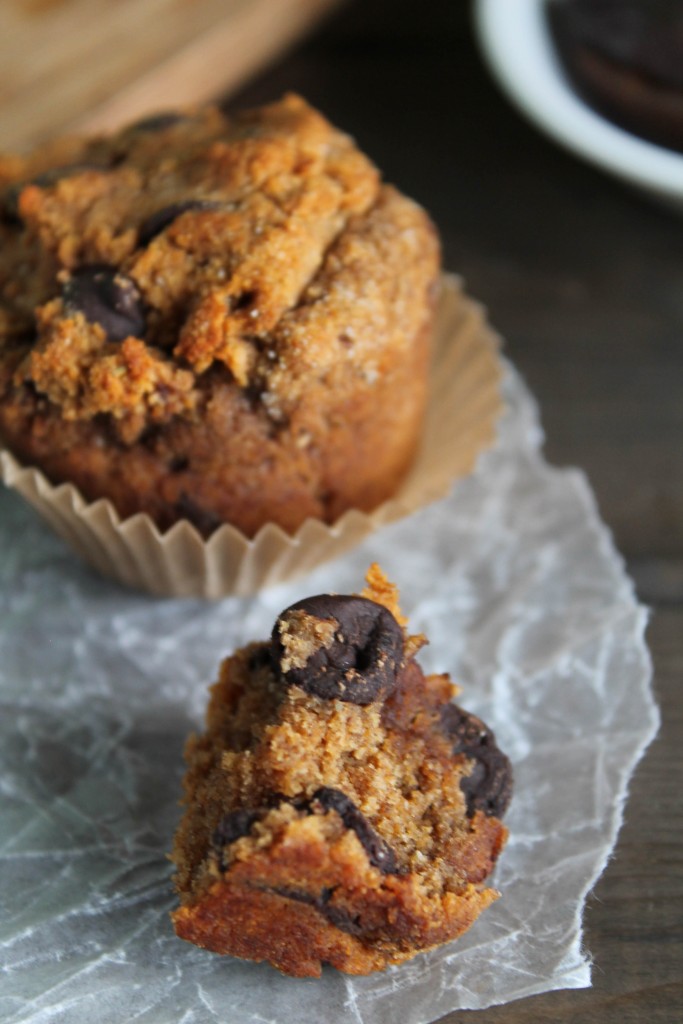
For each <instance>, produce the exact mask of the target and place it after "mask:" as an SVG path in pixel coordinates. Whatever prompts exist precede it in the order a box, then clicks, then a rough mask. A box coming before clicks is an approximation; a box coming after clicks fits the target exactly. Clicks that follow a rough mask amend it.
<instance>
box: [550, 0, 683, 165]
mask: <svg viewBox="0 0 683 1024" xmlns="http://www.w3.org/2000/svg"><path fill="white" fill-rule="evenodd" d="M548 11H549V14H550V18H551V27H552V30H553V34H554V37H555V41H556V43H557V46H558V51H559V53H560V56H561V58H562V60H563V63H564V66H565V68H566V70H567V72H568V74H569V76H570V77H571V79H572V82H573V84H574V85H575V87H576V88H577V90H578V91H579V92H580V93H581V94H582V95H583V96H584V97H585V99H586V100H587V101H588V102H589V103H590V104H591V105H592V106H593V107H595V109H596V110H598V111H599V112H600V113H602V114H604V115H605V116H606V117H608V118H610V119H611V120H613V121H615V122H616V123H617V124H619V125H621V126H622V127H623V128H626V129H628V130H629V131H632V132H635V133H636V134H637V135H641V136H642V137H643V138H645V139H649V140H650V141H652V142H657V143H659V144H660V145H662V146H668V147H669V148H671V149H677V150H680V151H681V152H683V0H552V2H551V3H550V4H549V6H548Z"/></svg>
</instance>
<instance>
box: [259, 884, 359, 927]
mask: <svg viewBox="0 0 683 1024" xmlns="http://www.w3.org/2000/svg"><path fill="white" fill-rule="evenodd" d="M263 891H265V892H272V893H273V894H274V895H276V896H283V897H284V898H285V899H287V900H295V901H296V902H297V903H307V904H308V906H310V907H315V909H316V910H317V911H318V913H320V914H322V916H323V917H324V918H326V919H327V920H328V921H329V922H330V924H333V925H334V927H335V928H338V929H339V930H340V931H342V932H348V933H349V935H361V934H362V932H363V929H362V926H361V923H360V917H359V915H355V916H354V915H353V914H351V913H350V912H349V911H348V910H345V909H344V907H336V906H334V905H333V904H331V903H330V902H329V900H330V896H331V895H332V891H333V890H332V889H323V890H322V892H321V893H320V895H319V896H316V895H314V894H313V893H309V892H304V891H303V890H302V889H285V888H283V889H265V890H263Z"/></svg>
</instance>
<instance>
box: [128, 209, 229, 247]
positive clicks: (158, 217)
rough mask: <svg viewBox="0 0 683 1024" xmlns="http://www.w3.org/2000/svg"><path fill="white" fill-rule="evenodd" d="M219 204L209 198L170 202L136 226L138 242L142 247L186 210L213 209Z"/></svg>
mask: <svg viewBox="0 0 683 1024" xmlns="http://www.w3.org/2000/svg"><path fill="white" fill-rule="evenodd" d="M219 205H220V204H219V203H214V202H212V201H211V200H210V199H187V200H185V202H182V203H171V204H170V205H169V206H164V207H162V208H161V209H160V210H157V211H156V213H153V214H151V215H150V216H149V217H147V219H146V220H143V222H142V224H141V225H140V227H139V228H138V243H139V244H140V245H141V246H142V248H143V249H144V248H145V246H147V245H149V243H150V242H151V241H152V239H153V238H156V236H157V235H160V234H161V232H162V231H163V230H164V229H165V228H167V227H168V225H169V224H172V223H173V221H174V220H176V219H177V218H178V217H180V215H181V214H182V213H187V211H188V210H215V209H216V207H218V206H219Z"/></svg>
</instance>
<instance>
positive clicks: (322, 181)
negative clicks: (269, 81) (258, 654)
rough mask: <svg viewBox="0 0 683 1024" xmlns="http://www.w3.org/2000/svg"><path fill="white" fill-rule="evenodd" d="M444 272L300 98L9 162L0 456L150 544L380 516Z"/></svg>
mask: <svg viewBox="0 0 683 1024" xmlns="http://www.w3.org/2000/svg"><path fill="white" fill-rule="evenodd" d="M438 267H439V249H438V242H437V238H436V234H435V231H434V229H433V227H432V225H431V223H430V221H429V219H428V217H427V215H426V214H425V213H424V211H423V210H422V209H421V208H420V207H418V206H417V205H416V204H415V203H413V202H412V201H411V200H409V199H407V198H405V197H404V196H402V195H401V194H400V193H399V192H397V191H396V190H395V189H394V188H392V187H391V186H389V185H386V184H383V183H382V181H381V179H380V175H379V172H378V171H377V169H376V168H375V167H374V166H373V164H372V163H371V162H370V161H369V160H368V158H367V157H365V156H364V155H363V154H362V153H361V152H360V151H359V150H358V149H357V147H356V146H355V145H354V143H353V141H352V140H351V139H350V138H349V137H348V136H347V135H345V134H343V133H342V132H340V131H338V130H336V129H335V128H333V127H332V126H331V125H330V124H329V123H328V122H327V121H326V120H325V118H324V117H322V116H321V115H320V114H319V113H317V112H316V111H315V110H313V109H312V108H311V107H310V106H308V105H307V104H306V103H305V102H304V101H303V100H302V99H300V98H298V97H296V96H286V97H285V98H284V99H282V100H281V101H279V102H277V103H273V104H271V105H269V106H265V107H262V108H259V109H257V110H252V111H248V112H245V113H242V114H238V115H236V116H234V117H227V116H226V115H224V114H223V113H221V112H220V111H219V110H218V109H214V108H209V109H201V110H198V111H194V112H187V113H177V114H167V115H160V116H158V117H155V118H150V119H147V120H146V121H143V122H139V123H137V124H134V125H132V126H130V127H128V128H126V129H125V130H123V131H121V132H119V133H118V134H116V135H113V136H111V137H107V138H92V139H66V140H61V141H58V142H54V143H51V144H49V145H45V146H44V147H43V148H41V149H39V150H37V151H36V152H34V153H31V154H30V155H28V156H25V157H19V156H6V157H3V158H0V442H2V443H3V444H4V445H6V446H7V447H8V448H10V449H11V450H12V452H13V453H14V454H15V455H16V456H17V457H18V458H19V459H20V460H21V461H22V462H24V463H25V464H31V465H35V466H37V467H39V468H41V469H42V470H43V471H44V472H45V473H46V475H47V476H48V477H49V478H50V479H51V480H52V481H53V482H54V483H59V482H63V481H70V482H72V483H74V484H75V485H76V486H77V487H78V488H79V489H80V491H81V492H82V493H83V494H84V496H85V497H86V498H87V499H89V500H93V499H96V498H99V497H107V498H109V499H111V501H112V502H113V503H114V505H115V507H116V508H117V510H118V512H119V513H120V515H121V516H123V517H127V516H129V515H131V514H133V513H135V512H140V511H142V512H147V513H148V514H149V515H150V516H151V517H152V518H153V519H154V520H155V521H156V523H157V524H158V525H159V527H160V528H162V529H165V528H167V527H169V526H171V525H172V524H173V523H175V522H176V521H178V520H179V519H189V520H190V521H192V522H193V523H194V524H195V525H196V526H197V527H198V528H199V530H200V531H201V532H202V533H204V534H205V535H208V534H210V533H211V532H212V531H213V530H214V529H215V528H216V527H217V526H218V525H220V524H221V523H223V522H230V523H233V524H234V525H235V526H237V527H238V528H239V529H241V530H242V531H244V532H245V533H246V534H248V535H253V534H254V533H255V532H256V531H257V530H258V529H259V527H261V526H262V525H263V524H264V523H265V522H274V523H277V524H279V525H280V526H281V527H283V528H284V529H285V530H288V531H292V530H295V529H296V528H297V527H298V526H299V525H300V524H301V523H302V522H303V521H304V520H305V519H306V518H307V517H309V516H312V517H317V518H322V519H324V520H327V521H334V520H335V519H336V518H337V517H338V516H339V515H340V514H341V513H342V512H343V511H344V510H346V509H348V508H351V507H353V508H359V509H363V510H366V511H368V510H371V509H372V508H374V507H375V506H376V505H377V504H379V503H380V502H382V501H383V500H385V499H386V498H387V497H389V496H390V495H391V494H392V493H393V492H394V491H395V489H396V488H397V486H398V484H399V483H400V481H401V479H402V478H403V476H404V475H405V473H406V471H407V469H408V467H409V466H410V463H411V461H412V459H413V456H414V454H415V450H416V446H417V443H418V440H419V434H420V425H421V421H422V416H423V411H424V406H425V400H426V376H427V367H428V361H429V341H430V333H431V329H432V321H433V315H434V306H435V300H436V292H437V288H438V273H439V270H438Z"/></svg>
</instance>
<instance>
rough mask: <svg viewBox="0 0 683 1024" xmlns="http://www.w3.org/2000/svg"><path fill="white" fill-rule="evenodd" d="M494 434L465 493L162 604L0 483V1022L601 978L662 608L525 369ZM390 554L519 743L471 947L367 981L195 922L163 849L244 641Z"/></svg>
mask: <svg viewBox="0 0 683 1024" xmlns="http://www.w3.org/2000/svg"><path fill="white" fill-rule="evenodd" d="M506 397H507V402H508V409H507V412H506V414H505V417H504V419H503V421H502V423H501V427H500V437H499V440H498V442H497V444H496V446H495V447H494V449H493V450H491V451H490V452H489V453H488V454H487V455H486V456H485V457H484V459H483V460H482V461H481V463H480V465H479V468H478V469H477V471H476V473H475V474H474V475H473V476H472V477H470V478H469V479H467V480H465V481H462V482H461V483H459V484H458V485H457V486H456V488H455V490H454V492H453V494H452V496H451V497H450V498H448V499H447V500H445V501H443V502H440V503H439V504H437V505H434V506H432V507H431V508H428V509H425V510H423V511H422V512H420V513H419V514H417V515H415V516H413V517H412V518H410V519H407V520H404V521H402V522H400V523H397V524H394V525H393V526H391V527H387V528H386V529H385V530H383V531H381V532H380V533H378V534H375V535H373V536H372V537H371V538H369V539H368V541H367V542H366V543H365V544H364V545H363V546H362V547H360V548H358V549H356V550H355V551H354V552H353V553H351V554H350V555H347V556H345V557H344V558H343V559H341V560H339V561H337V562H335V563H331V564H329V565H327V566H324V567H323V568H321V569H319V570H317V571H316V572H315V573H314V574H312V575H311V576H310V577H308V578H307V579H305V580H303V581H299V582H297V583H296V584H290V585H287V586H280V587H278V588H276V589H274V590H270V591H267V592H265V593H263V594H261V595H260V596H259V597H256V598H253V599H237V598H231V599H228V600H225V601H223V602H221V603H219V604H214V605H209V604H204V603H200V602H198V601H163V600H155V599H153V598H150V597H147V596H141V595H138V594H134V593H131V592H127V591H124V590H122V589H120V588H119V587H118V586H117V585H115V584H112V583H110V582H108V581H106V580H103V579H100V578H98V577H96V576H95V575H94V574H93V573H92V572H91V571H90V570H88V569H86V568H84V567H83V566H82V565H80V564H79V563H78V562H77V561H76V560H75V559H74V556H73V555H71V554H70V553H68V552H67V550H66V548H65V547H63V546H62V543H61V542H60V541H59V540H57V539H56V538H54V537H53V536H52V534H51V533H49V531H48V529H47V528H46V527H45V526H44V525H43V524H42V523H41V522H40V521H39V520H38V519H37V518H36V516H35V515H34V513H33V512H32V511H31V510H30V509H29V508H28V507H27V506H25V505H24V504H23V503H22V502H21V500H20V499H19V498H18V497H17V496H16V495H14V494H9V493H7V492H3V493H2V495H0V576H1V584H0V585H1V588H2V590H1V595H0V701H1V705H2V706H1V711H0V715H1V720H0V800H1V802H2V805H1V809H0V858H1V864H0V887H1V899H2V908H1V914H0V929H1V936H0V941H1V942H2V975H1V976H0V1018H1V1019H2V1020H3V1021H5V1022H7V1024H10V1022H11V1024H19V1022H22V1024H23V1022H31V1024H37V1022H39V1021H40V1022H48V1021H49V1022H50V1024H55V1022H74V1024H76V1022H81V1021H83V1022H86V1021H87V1022H90V1021H93V1020H95V1021H97V1022H98V1024H110V1022H111V1024H114V1022H128V1021H133V1020H134V1021H136V1022H157V1021H158V1022H164V1024H166V1022H170V1021H173V1022H182V1024H213V1022H230V1024H233V1022H242V1021H254V1022H256V1021H258V1022H261V1024H265V1022H276V1021H278V1022H279V1021H283V1022H284V1021H290V1020H295V1021H297V1024H313V1022H315V1024H318V1022H319V1021H321V1020H334V1021H337V1022H341V1024H346V1022H349V1024H350V1022H356V1024H361V1022H362V1024H385V1022H386V1024H389V1022H392V1024H393V1022H395V1021H397V1020H400V1021H401V1022H402V1024H422V1022H426V1021H432V1020H434V1019H435V1018H437V1017H439V1016H440V1015H442V1014H444V1013H446V1012H448V1011H449V1010H453V1009H456V1008H476V1007H485V1006H488V1005H491V1004H493V1003H500V1002H505V1001H507V1000H511V999H516V998H519V997H521V996H526V995H530V994H532V993H537V992H543V991H547V990H549V989H555V988H570V987H581V986H586V985H588V984H589V983H590V971H589V964H588V958H587V955H586V953H585V952H583V951H582V948H581V917H582V911H583V904H584V899H585V896H586V893H587V891H588V890H589V889H590V887H591V886H592V885H593V883H594V882H595V880H596V878H597V877H598V875H599V874H600V872H601V870H602V868H603V867H604V865H605V862H606V860H607V858H608V856H609V853H610V851H611V849H612V846H613V844H614V841H615V838H616V833H617V830H618V827H619V824H620V822H621V816H622V805H623V801H624V798H625V793H626V787H627V782H628V779H629V776H630V774H631V772H632V770H633V768H634V766H635V764H636V762H637V760H638V758H639V756H640V755H641V754H642V752H643V750H644V749H645V746H646V745H647V743H648V742H649V740H650V739H651V738H652V736H653V735H654V732H655V730H656V726H657V712H656V708H655V705H654V703H653V700H652V697H651V693H650V664H649V658H648V654H647V650H646V648H645V645H644V641H643V632H644V626H645V613H644V611H643V609H642V608H640V607H639V606H638V604H637V603H636V601H635V599H634V596H633V591H632V587H631V584H630V582H629V580H628V579H627V577H626V575H625V573H624V569H623V566H622V563H621V560H620V558H619V556H618V555H617V554H616V553H615V551H614V549H613V547H612V544H611V541H610V537H609V535H608V533H607V531H606V529H605V528H604V527H603V526H602V525H601V523H600V521H599V519H598V515H597V512H596V509H595V505H594V501H593V498H592V496H591V493H590V491H589V488H588V486H587V484H586V482H585V480H584V478H583V476H582V475H581V474H580V473H578V472H576V471H558V470H556V469H552V468H550V467H549V466H548V465H547V464H546V463H545V462H544V460H543V458H542V456H541V455H540V452H539V448H540V443H541V438H540V432H539V429H538V426H537V424H536V416H535V411H534V406H533V402H532V400H531V399H530V397H529V396H528V394H527V393H526V391H525V388H524V386H523V384H522V383H521V382H520V380H519V379H518V377H517V376H516V374H515V373H514V371H510V372H509V373H508V377H507V382H506ZM375 559H376V560H378V561H379V562H380V564H381V565H382V566H383V567H384V568H385V570H386V571H387V572H388V574H389V575H390V577H391V578H392V579H393V580H395V581H396V582H397V583H398V584H399V585H400V587H401V592H402V604H403V608H404V611H406V612H407V613H409V614H410V618H411V628H412V629H413V630H414V631H424V632H426V633H428V634H429V636H430V639H431V644H430V646H429V647H427V648H426V649H425V650H424V651H423V652H422V654H421V661H422V663H423V665H424V666H425V667H426V668H427V669H429V670H439V671H443V670H448V671H450V672H451V674H452V675H453V677H454V679H456V680H457V681H458V682H459V683H460V684H461V685H462V693H461V695H460V698H459V702H460V703H461V704H463V705H464V706H465V707H466V708H468V709H470V710H472V711H473V712H475V713H476V714H479V715H481V716H482V717H483V718H484V719H485V720H486V721H487V722H489V723H490V724H491V725H492V726H493V728H494V729H495V731H496V734H497V737H498V740H499V742H500V745H501V746H502V747H503V749H504V750H506V751H507V752H508V753H509V754H510V755H511V758H512V761H513V763H514V769H515V795H514V798H513V802H512V806H511V808H510V811H509V814H508V817H507V823H508V825H509V828H510V833H511V834H510V841H509V844H508V846H507V849H506V850H505V852H504V854H503V857H502V859H501V861H500V863H499V866H498V869H497V871H496V876H495V884H496V885H497V887H498V888H499V889H500V890H501V892H502V898H501V899H500V900H499V901H498V902H497V903H495V904H494V905H493V906H492V907H491V908H490V909H489V910H488V911H486V913H485V914H484V915H483V916H482V917H481V918H480V919H479V921H477V922H476V923H475V925H474V926H473V928H472V929H471V930H470V932H469V933H468V934H467V935H465V936H464V937H463V938H462V939H460V940H459V941H458V942H456V943H454V944H451V945H448V946H446V947H444V948H442V949H440V950H436V951H433V952H431V953H429V954H426V955H422V956H419V957H417V958H416V959H414V960H412V961H411V962H409V963H407V964H405V965H403V966H401V967H398V968H394V969H391V970H389V971H387V972H386V973H384V974H379V975H374V976H370V977H367V978H355V979H354V978H349V977H345V976H344V975H341V974H338V973H336V972H335V971H334V970H331V969H326V970H325V971H324V972H323V977H322V978H321V979H320V980H316V979H305V980H294V979H291V978H284V977H282V976H281V975H279V974H278V973H277V972H276V971H275V970H273V969H272V968H270V967H268V966H265V965H255V964H249V963H243V962H240V961H237V960H234V959H231V958H227V957H218V956H215V955H214V954H211V953H206V952H204V951H202V950H200V949H196V948H195V947H193V946H190V945H188V944H186V943H184V942H182V941H181V940H179V939H177V938H176V937H175V936H174V934H173V931H172V929H171V925H170V921H169V917H168V912H169V910H170V909H171V908H172V907H173V905H174V897H173V892H172V887H171V881H170V879H171V873H172V868H171V865H170V864H169V862H168V860H167V859H166V856H165V855H166V852H167V851H168V850H169V848H170V844H171V837H172V834H173V830H174V828H175V825H176V822H177V820H178V816H179V809H178V806H177V800H178V797H179V792H180V780H181V775H182V772H183V764H182V747H183V743H184V740H185V738H186V736H187V734H188V732H190V731H191V730H192V729H193V728H196V727H197V726H199V725H200V724H201V720H202V716H203V710H204V706H205V702H206V688H207V684H208V683H210V682H211V681H212V680H213V678H215V674H216V670H217V666H218V662H219V659H220V658H221V657H222V656H223V655H225V654H227V653H229V652H230V651H231V650H232V649H233V648H234V647H235V646H236V645H238V644H241V643H243V642H245V641H247V640H250V639H256V638H261V637H266V636H267V635H268V633H269V630H270V627H271V623H272V620H273V618H274V617H275V615H276V614H277V612H278V611H279V610H280V609H281V608H283V607H285V606H286V605H287V604H289V603H290V602H292V601H294V600H296V599H297V598H299V597H302V596H305V595H306V594H309V593H316V592H319V591H321V590H335V591H339V592H344V591H354V590H357V589H358V588H359V587H360V586H361V585H362V579H363V575H364V572H365V570H366V568H367V566H368V564H369V563H370V562H371V561H372V560H375Z"/></svg>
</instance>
